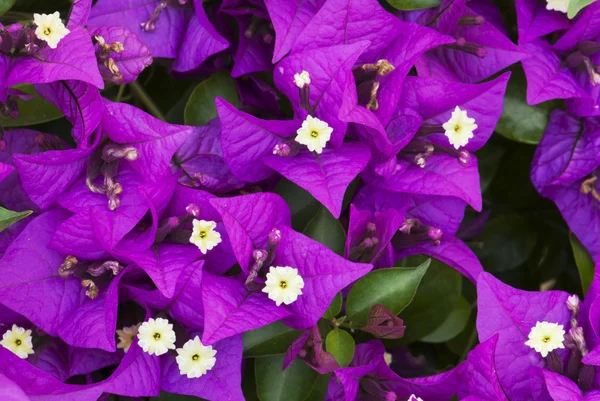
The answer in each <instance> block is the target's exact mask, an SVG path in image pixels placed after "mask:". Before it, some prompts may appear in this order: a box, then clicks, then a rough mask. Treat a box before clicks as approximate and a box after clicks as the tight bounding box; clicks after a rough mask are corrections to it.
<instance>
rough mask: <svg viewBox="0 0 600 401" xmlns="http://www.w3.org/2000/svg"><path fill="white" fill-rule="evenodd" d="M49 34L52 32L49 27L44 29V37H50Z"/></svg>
mask: <svg viewBox="0 0 600 401" xmlns="http://www.w3.org/2000/svg"><path fill="white" fill-rule="evenodd" d="M51 33H52V30H51V29H50V28H49V27H45V28H44V35H50V34H51Z"/></svg>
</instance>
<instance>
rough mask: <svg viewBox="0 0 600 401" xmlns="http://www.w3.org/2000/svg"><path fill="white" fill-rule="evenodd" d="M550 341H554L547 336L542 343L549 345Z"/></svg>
mask: <svg viewBox="0 0 600 401" xmlns="http://www.w3.org/2000/svg"><path fill="white" fill-rule="evenodd" d="M550 340H552V338H551V337H550V336H545V337H544V338H542V341H543V342H545V343H549V342H550Z"/></svg>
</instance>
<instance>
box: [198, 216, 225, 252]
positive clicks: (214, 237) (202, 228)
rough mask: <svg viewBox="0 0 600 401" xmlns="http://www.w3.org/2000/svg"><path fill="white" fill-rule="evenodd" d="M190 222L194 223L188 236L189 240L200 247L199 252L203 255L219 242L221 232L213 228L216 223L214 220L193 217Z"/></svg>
mask: <svg viewBox="0 0 600 401" xmlns="http://www.w3.org/2000/svg"><path fill="white" fill-rule="evenodd" d="M192 224H193V225H194V231H193V232H192V236H191V237H190V242H191V243H192V244H194V245H196V246H197V247H198V248H200V252H202V253H203V254H204V255H206V252H207V251H210V250H211V249H213V248H214V247H215V246H217V245H219V244H220V243H221V234H220V233H219V232H218V231H216V230H215V227H217V223H215V222H214V221H206V220H196V219H194V221H193V222H192Z"/></svg>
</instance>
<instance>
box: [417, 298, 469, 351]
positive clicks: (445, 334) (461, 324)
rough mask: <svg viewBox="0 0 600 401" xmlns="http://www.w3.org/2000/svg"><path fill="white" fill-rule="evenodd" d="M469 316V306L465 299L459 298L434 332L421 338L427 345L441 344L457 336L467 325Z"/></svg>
mask: <svg viewBox="0 0 600 401" xmlns="http://www.w3.org/2000/svg"><path fill="white" fill-rule="evenodd" d="M470 315H471V305H470V304H469V303H468V302H467V300H466V299H464V298H463V297H460V298H459V299H458V303H457V304H456V306H455V307H454V309H453V310H452V312H450V314H449V315H448V317H447V318H446V320H445V321H444V322H443V323H442V324H440V325H439V326H438V327H437V328H436V329H435V330H433V331H432V332H431V333H429V334H427V335H426V336H425V337H423V338H421V341H424V342H427V343H443V342H446V341H448V340H451V339H453V338H454V337H456V336H457V335H459V334H460V333H461V332H462V331H463V330H464V329H465V326H466V325H467V322H468V321H469V316H470Z"/></svg>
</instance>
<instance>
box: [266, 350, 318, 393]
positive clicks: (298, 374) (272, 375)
mask: <svg viewBox="0 0 600 401" xmlns="http://www.w3.org/2000/svg"><path fill="white" fill-rule="evenodd" d="M283 358H284V356H283V355H277V356H269V357H265V358H258V359H256V362H255V363H256V367H255V372H256V392H257V394H258V398H259V399H260V401H304V400H305V399H306V397H307V396H308V395H309V394H310V391H311V390H312V388H313V385H314V383H315V380H316V379H317V376H318V375H319V374H318V373H317V372H315V371H314V370H312V368H309V367H308V366H307V365H306V364H305V363H304V362H303V361H301V360H300V359H298V358H296V359H295V360H294V362H293V363H292V364H291V365H290V366H289V367H288V368H287V369H286V370H284V371H282V370H281V367H282V366H283Z"/></svg>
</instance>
